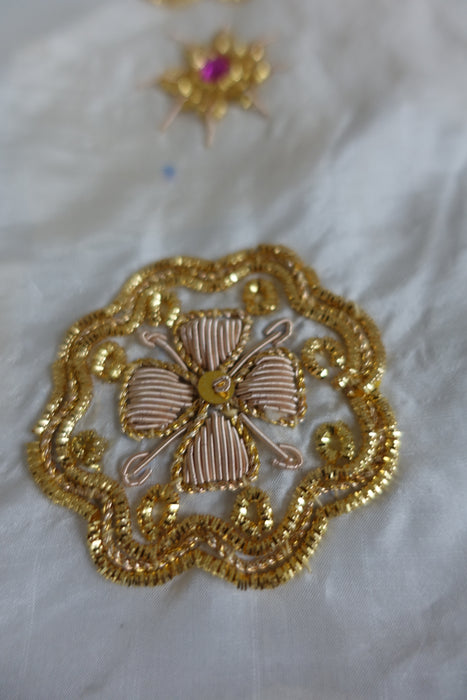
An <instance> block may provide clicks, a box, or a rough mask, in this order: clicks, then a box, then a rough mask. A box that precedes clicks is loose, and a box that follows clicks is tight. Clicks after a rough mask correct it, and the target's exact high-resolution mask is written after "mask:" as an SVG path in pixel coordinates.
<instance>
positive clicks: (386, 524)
mask: <svg viewBox="0 0 467 700" xmlns="http://www.w3.org/2000/svg"><path fill="white" fill-rule="evenodd" d="M2 16H3V21H2V26H1V29H0V38H1V42H0V44H1V48H0V55H1V58H2V62H1V69H0V144H1V154H2V158H1V166H0V179H1V183H0V187H1V211H0V216H1V226H2V229H1V257H0V293H1V298H0V309H1V371H2V402H1V405H0V416H1V425H2V431H1V432H2V439H1V444H0V452H1V459H0V472H1V482H0V506H1V508H0V528H1V538H2V544H1V546H2V559H1V571H2V574H1V584H0V585H1V598H0V624H1V635H0V697H1V698H5V699H6V700H30V699H33V700H55V699H57V700H63V699H64V698H70V699H71V698H73V699H75V698H86V700H88V699H91V698H99V700H102V699H107V698H112V699H120V698H122V699H123V698H135V699H142V700H144V699H146V698H148V699H149V698H150V699H153V698H158V699H161V700H163V699H164V700H165V698H177V699H179V698H192V699H194V700H220V699H222V700H237V699H238V698H244V699H245V700H361V699H362V698H365V699H368V700H389V699H391V700H392V699H397V700H399V699H401V700H414V699H417V700H418V699H420V700H463V698H465V697H467V584H466V581H467V559H466V556H465V554H466V544H467V535H466V533H467V508H466V494H467V465H466V439H465V414H466V398H465V397H466V394H467V372H466V369H467V361H466V357H467V343H466V331H465V321H466V301H465V299H466V292H467V289H466V287H467V285H466V263H467V257H466V256H467V252H466V239H467V234H466V231H467V205H466V186H467V132H466V114H467V89H466V85H467V83H466V70H465V66H466V58H467V49H466V46H467V6H466V4H465V3H463V2H461V1H459V0H457V1H456V0H438V1H437V0H407V2H394V0H392V1H390V0H334V1H333V2H327V1H325V0H283V1H282V2H280V1H279V0H251V1H250V2H246V3H243V4H235V5H231V4H222V3H216V2H214V0H213V1H209V0H205V1H200V2H198V3H195V4H193V5H192V6H190V7H189V8H186V9H179V10H170V9H167V8H163V7H156V6H151V5H149V4H145V3H144V2H139V1H138V0H121V1H115V2H111V1H107V2H96V1H94V2H91V1H90V0H67V1H66V2H65V1H64V0H61V1H60V2H59V1H58V0H42V2H41V3H34V2H33V1H32V0H21V2H15V3H13V2H8V0H6V2H4V3H3V7H2ZM222 26H231V28H232V30H233V31H235V32H236V33H237V34H238V35H239V36H241V37H243V38H245V39H247V40H249V39H254V38H258V37H259V38H263V39H265V40H268V39H271V40H273V41H271V43H269V46H268V54H269V56H270V59H271V61H272V63H273V65H274V66H275V67H276V70H275V71H274V74H273V75H272V77H271V78H270V79H269V80H268V81H267V83H265V84H264V86H263V87H262V88H261V91H260V97H261V102H262V103H263V104H264V106H265V107H266V108H267V110H268V111H269V113H270V118H269V119H268V120H266V119H264V118H262V117H260V116H259V115H257V114H254V113H253V112H250V113H245V112H242V111H240V110H239V109H236V108H233V109H231V111H229V114H228V116H227V117H226V119H225V120H224V121H223V122H222V123H221V124H219V127H218V129H217V133H216V138H215V144H214V147H213V148H212V149H210V150H207V149H206V148H205V147H204V144H203V131H202V125H201V123H200V122H199V121H197V119H196V118H195V117H194V116H192V115H183V116H180V117H179V118H178V119H177V120H176V122H175V123H174V125H173V126H172V128H171V129H170V131H169V132H168V133H166V134H162V133H161V132H160V131H159V129H158V125H159V124H160V123H161V122H162V121H163V119H164V117H165V115H166V114H167V112H168V111H169V109H170V100H169V99H168V98H167V97H166V96H165V95H164V94H163V93H161V92H159V91H157V90H154V89H152V90H151V89H147V88H144V87H143V86H144V84H145V83H146V82H147V81H149V80H151V79H152V78H153V77H155V76H157V75H159V74H160V73H161V72H162V71H163V70H165V69H166V68H168V67H171V66H176V65H178V64H179V62H180V61H181V60H182V50H181V47H180V45H179V44H178V43H177V41H176V40H175V39H176V38H178V39H181V40H183V41H186V42H188V43H189V42H195V41H207V40H209V38H210V37H211V36H212V33H213V32H214V31H216V30H217V29H218V28H219V27H222ZM262 242H271V243H272V242H274V243H275V242H277V243H282V244H287V245H289V246H290V247H292V248H293V249H295V250H296V251H297V253H299V255H300V256H301V257H302V258H303V259H304V260H305V261H306V262H307V263H308V264H309V265H311V266H312V267H313V268H314V269H315V270H316V272H317V274H318V276H319V278H320V280H321V282H322V284H323V285H324V286H326V287H328V288H330V289H331V290H333V291H334V292H336V293H338V294H341V295H343V296H345V297H346V298H349V299H353V300H355V301H356V302H357V303H358V304H359V305H360V306H362V307H363V308H364V309H365V310H366V311H367V312H369V313H370V315H371V316H372V317H373V318H374V319H375V321H376V323H377V325H378V327H379V328H380V330H381V332H382V336H383V340H384V344H385V346H386V349H387V371H386V374H385V376H384V380H383V384H382V391H383V394H384V395H385V396H386V397H387V398H388V399H389V401H390V403H391V404H392V406H393V408H394V410H395V412H396V415H397V417H398V420H399V423H400V428H401V430H402V446H401V458H400V467H399V471H398V473H397V476H396V477H395V479H394V481H393V483H392V485H391V487H390V488H389V489H388V490H387V491H386V492H385V493H384V495H383V496H382V497H381V498H379V499H377V500H375V501H374V502H372V503H371V504H370V505H369V506H367V507H366V508H362V509H359V510H357V511H355V512H353V513H352V514H350V515H346V516H342V517H340V518H337V519H335V520H333V521H332V522H331V523H330V525H329V528H328V531H327V533H326V535H325V537H324V539H323V541H322V542H321V544H320V546H319V548H318V550H317V553H316V555H315V556H314V558H313V559H312V560H311V572H308V571H306V570H305V571H304V572H303V573H301V574H299V575H297V576H296V578H295V579H293V580H292V581H291V582H289V583H287V584H286V585H284V586H281V587H279V588H277V589H275V590H272V591H246V592H245V591H238V590H236V589H235V588H234V587H233V586H231V585H230V584H227V583H225V582H224V581H221V580H218V579H216V578H214V577H212V576H210V575H208V574H207V573H205V572H201V571H198V570H192V571H190V572H188V573H186V574H185V575H183V576H180V577H178V578H176V579H175V580H173V581H171V582H170V583H168V584H166V585H164V586H162V587H158V588H152V589H138V588H124V587H119V586H118V585H116V584H112V583H110V582H108V581H106V580H105V579H104V578H102V577H101V576H100V575H99V574H98V573H97V572H96V570H95V568H94V566H93V564H92V562H91V560H90V557H89V555H88V552H87V548H86V543H85V539H86V527H85V523H84V522H83V520H82V519H81V518H80V517H79V516H77V515H76V514H74V513H72V512H70V511H68V510H66V509H65V508H61V507H58V506H56V505H53V504H52V503H51V502H50V501H49V500H48V499H47V498H46V496H45V495H44V494H43V493H42V492H41V491H40V490H39V489H38V488H37V487H36V485H35V484H34V482H33V480H32V478H31V476H30V474H29V472H28V469H27V467H26V464H25V447H24V446H25V443H26V442H27V441H28V440H29V439H31V432H30V431H31V428H32V426H33V425H34V423H35V421H36V420H37V419H38V417H39V415H40V412H41V410H42V408H43V406H44V404H45V402H46V400H47V397H48V395H49V392H50V389H51V373H50V365H51V363H52V361H53V359H54V355H55V353H56V349H57V347H58V344H59V343H60V341H61V339H62V337H63V334H64V332H65V330H66V329H67V328H68V327H69V325H71V323H72V322H73V321H75V320H76V319H78V318H80V317H81V316H83V315H85V314H86V313H87V312H89V311H91V310H93V309H96V308H99V307H101V306H103V305H105V304H107V303H108V302H109V301H110V300H111V299H112V298H113V297H114V295H115V294H116V292H117V291H118V289H119V287H120V286H121V285H122V284H123V282H124V281H125V280H126V279H127V277H128V276H129V275H130V274H131V273H133V272H135V271H136V270H137V269H138V268H139V267H141V266H143V265H147V264H149V263H150V262H152V261H154V260H157V259H160V258H163V257H167V256H169V255H179V254H185V255H195V256H202V257H206V258H212V259H214V258H217V257H219V256H222V255H224V254H226V253H228V252H232V251H235V250H237V249H240V248H243V247H250V246H254V245H256V244H259V243H262ZM310 406H311V409H310V410H313V411H317V412H318V409H319V411H320V412H321V414H322V415H323V418H326V417H332V416H331V411H330V409H329V407H327V406H326V404H325V403H323V402H321V403H320V401H319V400H318V398H317V399H316V402H315V403H313V399H312V398H311V397H310ZM327 410H329V415H328V416H326V411H327ZM108 421H109V425H108V428H109V431H110V430H111V429H113V428H115V426H114V425H113V423H112V421H114V418H113V417H109V418H108ZM116 427H117V428H118V426H116Z"/></svg>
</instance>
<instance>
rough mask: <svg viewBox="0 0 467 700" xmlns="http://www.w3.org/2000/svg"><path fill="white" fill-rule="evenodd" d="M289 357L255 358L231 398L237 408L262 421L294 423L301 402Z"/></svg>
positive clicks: (268, 355) (276, 354)
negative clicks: (260, 418)
mask: <svg viewBox="0 0 467 700" xmlns="http://www.w3.org/2000/svg"><path fill="white" fill-rule="evenodd" d="M292 357H293V356H292V355H291V354H289V353H288V352H287V351H284V352H277V351H274V352H269V353H265V354H263V355H258V356H257V357H256V359H255V361H254V364H253V367H252V368H251V369H250V370H249V372H248V373H247V374H246V375H245V377H244V378H243V379H242V380H241V381H239V383H238V386H237V390H236V394H235V396H236V398H237V399H238V401H239V402H240V405H241V406H242V407H245V408H246V409H247V410H249V411H250V412H251V413H253V414H257V415H260V416H261V417H262V418H265V419H266V420H270V421H284V422H286V423H288V424H293V423H295V422H296V420H298V418H299V413H300V411H301V404H302V403H303V400H302V398H301V395H300V394H301V392H300V388H299V382H298V375H297V369H296V364H295V362H294V361H293V360H292Z"/></svg>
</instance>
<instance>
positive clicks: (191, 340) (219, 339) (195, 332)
mask: <svg viewBox="0 0 467 700" xmlns="http://www.w3.org/2000/svg"><path fill="white" fill-rule="evenodd" d="M243 326H244V323H243V319H242V318H241V317H224V316H220V317H215V318H213V317H211V316H209V315H205V316H200V317H197V318H193V319H190V320H188V321H186V322H185V323H183V324H181V325H180V327H179V329H178V337H179V339H180V341H181V343H182V346H183V348H184V351H185V352H186V354H187V355H188V356H189V357H190V358H191V360H192V361H193V362H194V363H195V365H197V366H198V367H200V368H201V369H202V370H205V371H212V370H215V369H217V368H218V367H219V365H221V364H223V363H224V362H225V361H226V360H229V359H230V358H231V357H232V354H233V353H234V351H235V350H236V348H237V346H238V345H239V343H240V341H241V339H242V331H243Z"/></svg>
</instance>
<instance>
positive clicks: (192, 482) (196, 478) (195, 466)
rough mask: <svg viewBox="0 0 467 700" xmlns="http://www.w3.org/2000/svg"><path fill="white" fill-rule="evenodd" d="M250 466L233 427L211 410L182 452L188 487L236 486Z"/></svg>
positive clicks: (239, 438) (184, 480)
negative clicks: (183, 452) (183, 453)
mask: <svg viewBox="0 0 467 700" xmlns="http://www.w3.org/2000/svg"><path fill="white" fill-rule="evenodd" d="M249 466H250V460H249V457H248V452H247V449H246V446H245V443H244V442H243V440H242V438H241V437H240V435H239V433H238V431H237V430H236V428H235V427H234V426H233V425H232V424H231V422H230V421H229V420H228V419H227V418H225V417H224V416H223V415H222V414H220V413H218V412H217V411H214V412H213V413H212V414H211V415H209V416H208V417H207V419H206V421H205V423H204V424H203V425H202V426H201V428H200V429H199V431H198V432H197V433H196V435H195V436H194V438H193V440H192V441H191V443H190V444H189V445H188V448H187V450H186V452H185V457H184V462H183V472H182V474H183V482H184V484H185V485H186V486H188V487H190V488H195V489H196V488H216V486H219V487H221V486H224V487H225V486H226V485H232V486H234V485H235V484H237V483H238V482H239V481H240V480H241V479H242V477H244V476H245V474H247V472H248V469H249Z"/></svg>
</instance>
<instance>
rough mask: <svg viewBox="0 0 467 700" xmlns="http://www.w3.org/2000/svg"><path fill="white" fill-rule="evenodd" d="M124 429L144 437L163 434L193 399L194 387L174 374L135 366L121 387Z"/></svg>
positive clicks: (150, 365)
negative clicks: (151, 433)
mask: <svg viewBox="0 0 467 700" xmlns="http://www.w3.org/2000/svg"><path fill="white" fill-rule="evenodd" d="M124 396H125V399H124V404H123V409H122V414H121V417H122V422H123V424H124V428H126V429H127V430H129V431H130V432H135V433H138V434H147V433H150V432H152V431H156V432H163V431H165V430H166V429H167V428H169V426H170V425H171V423H173V422H174V421H175V420H176V419H177V418H178V417H179V416H180V415H181V413H183V411H184V410H185V409H187V408H188V407H189V406H191V405H192V403H193V401H194V398H195V389H194V387H193V386H192V385H191V384H190V383H189V382H187V381H186V380H185V379H184V378H183V377H181V376H180V375H179V374H177V373H176V372H172V371H171V370H168V369H165V368H164V367H160V366H157V365H155V364H148V365H142V366H139V367H137V368H136V369H135V370H134V372H133V374H131V376H130V378H129V380H128V383H127V385H126V387H125V394H124Z"/></svg>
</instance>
